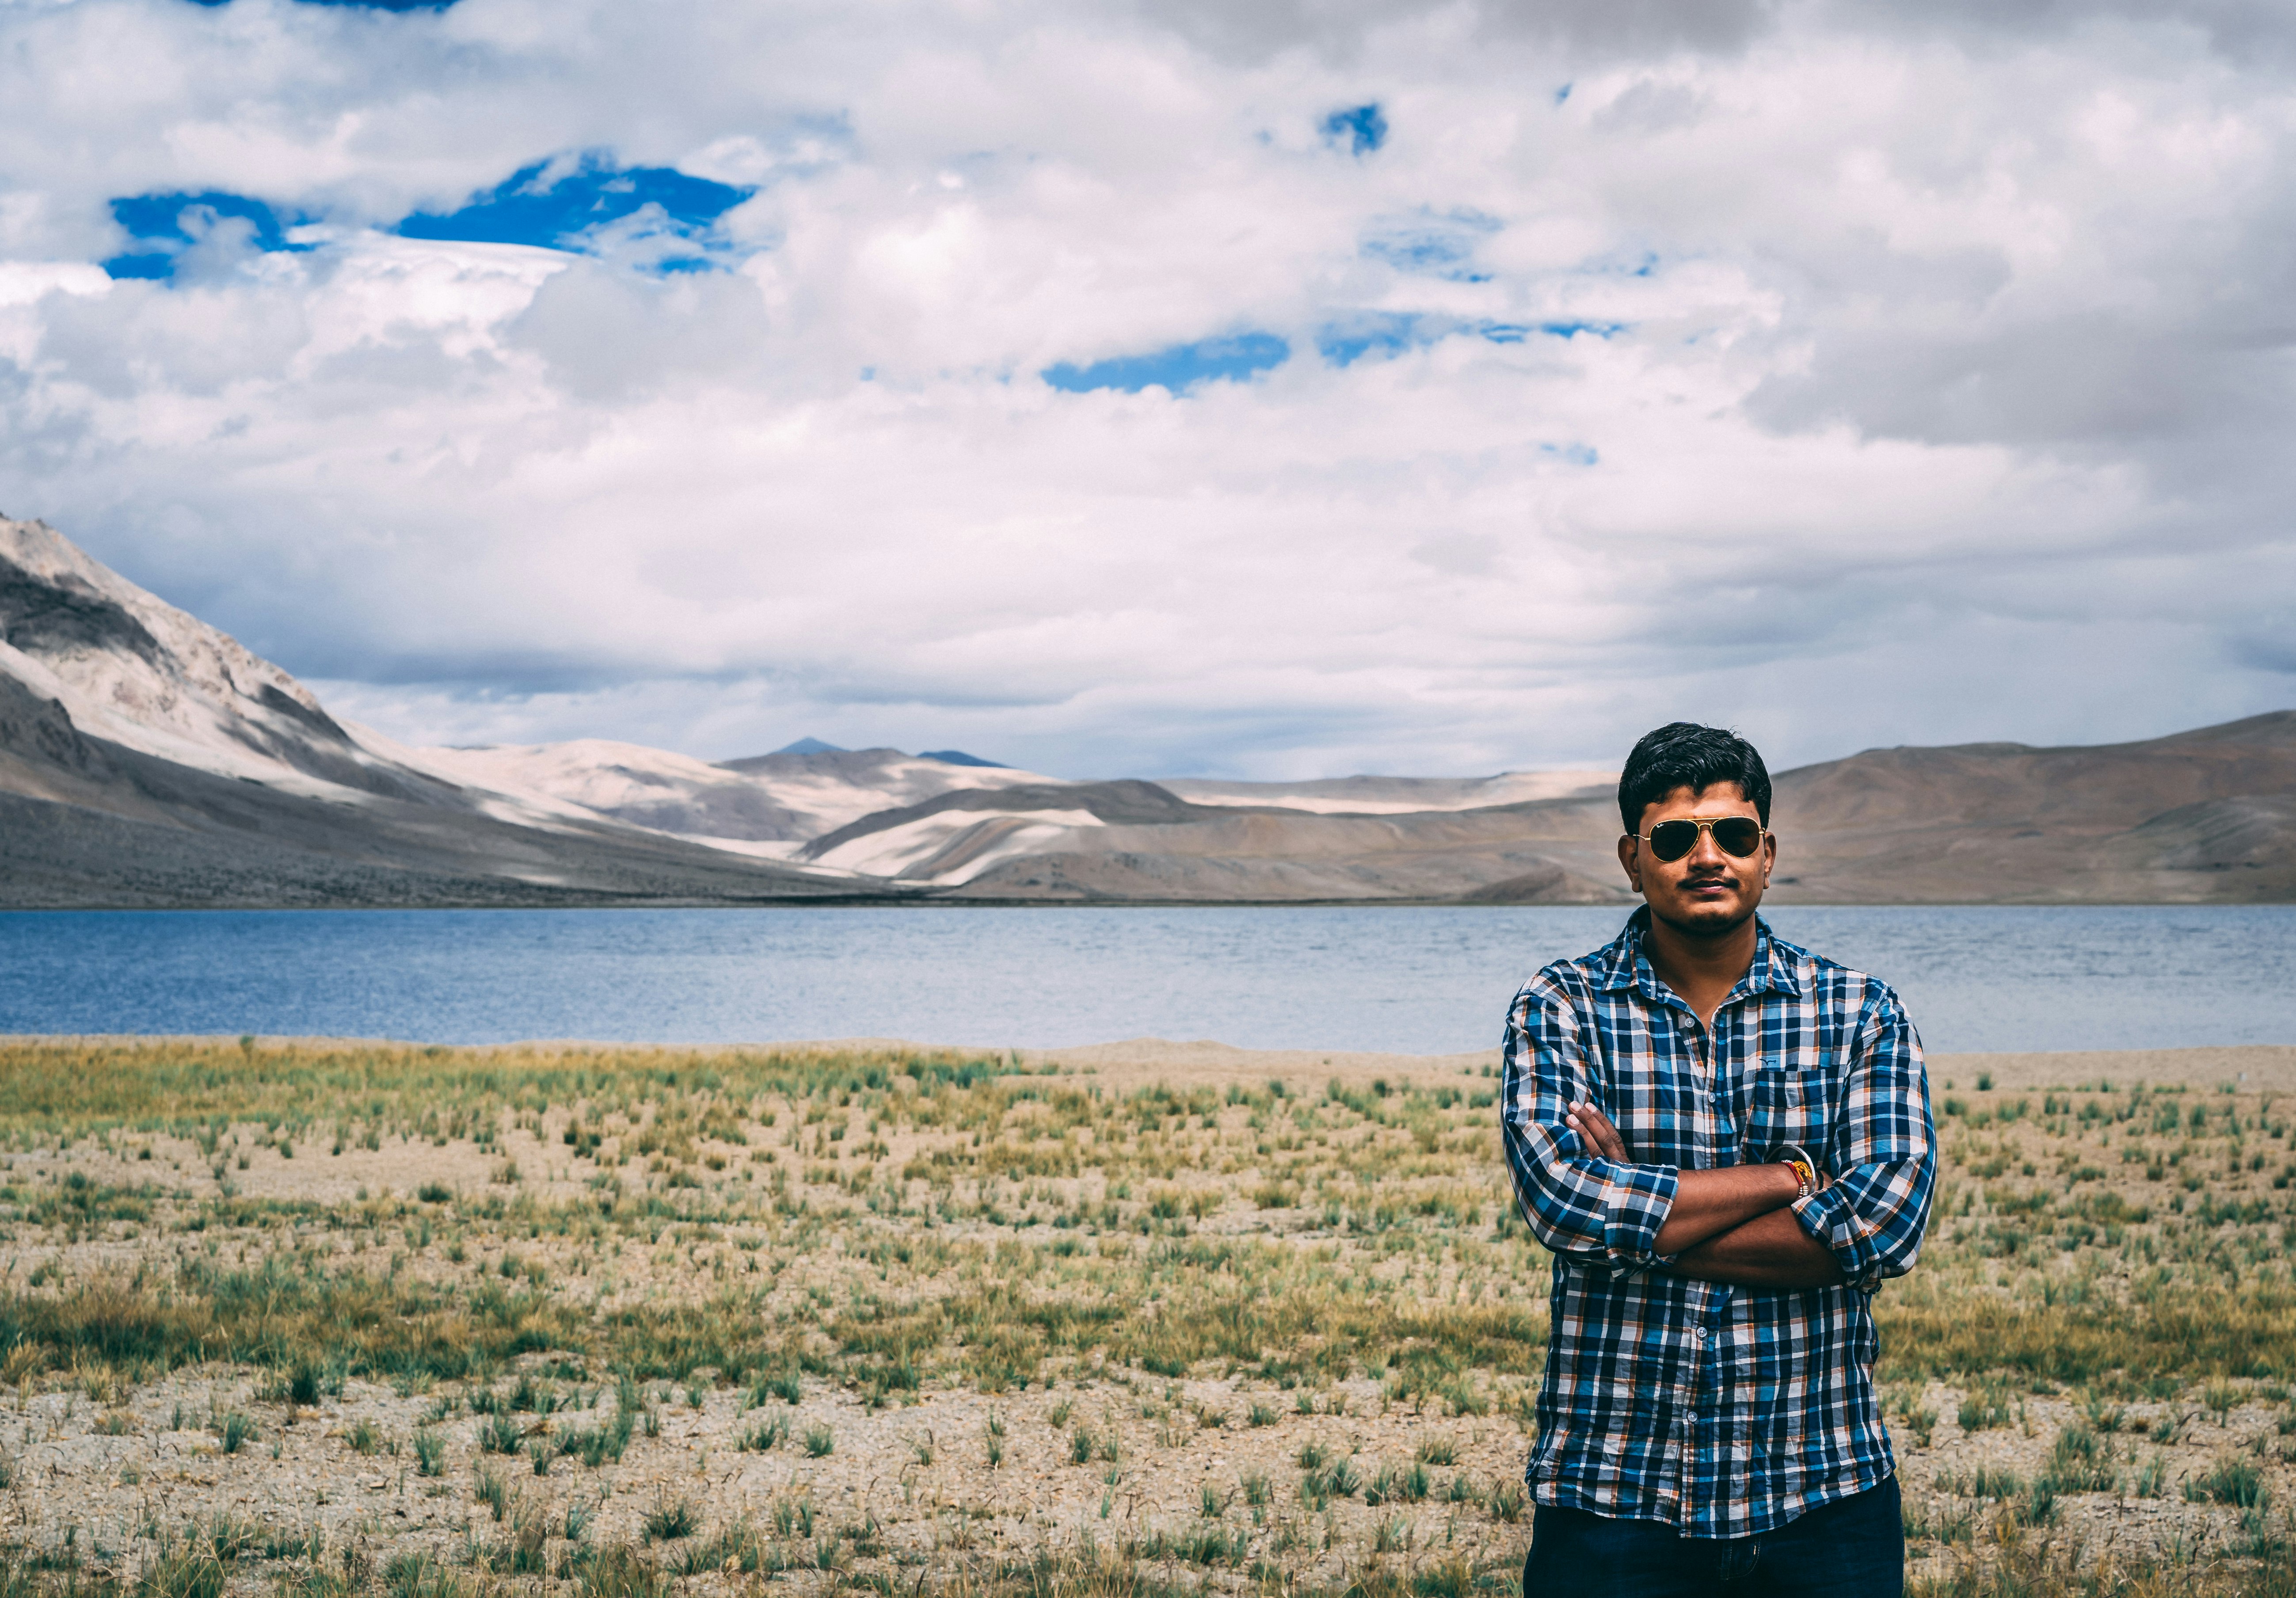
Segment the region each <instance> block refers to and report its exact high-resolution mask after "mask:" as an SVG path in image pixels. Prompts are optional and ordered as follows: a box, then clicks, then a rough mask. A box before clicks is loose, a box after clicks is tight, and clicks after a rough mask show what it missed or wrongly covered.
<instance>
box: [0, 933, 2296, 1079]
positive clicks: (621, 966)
mask: <svg viewBox="0 0 2296 1598" xmlns="http://www.w3.org/2000/svg"><path fill="white" fill-rule="evenodd" d="M1622 919H1623V913H1622V912H1620V911H1619V910H1615V909H1575V908H1554V909H1548V908H1540V907H1513V908H1497V907H1494V908H1476V909H1450V908H1412V909H1405V908H1378V909H1371V908H1348V909H1326V908H1317V909H1262V908H1249V909H1247V908H1222V907H1206V908H1200V909H1029V910H998V909H961V910H960V909H931V910H928V909H899V910H865V909H770V910H535V911H504V910H476V911H445V910H424V911H404V912H400V911H374V910H361V911H213V912H184V911H172V912H152V913H143V912H129V911H98V912H78V911H72V912H24V913H18V914H0V1032H18V1033H21V1032H45V1033H57V1032H74V1033H88V1032H115V1033H119V1032H125V1033H146V1034H154V1033H157V1034H169V1033H172V1034H183V1033H209V1034H222V1035H225V1036H234V1035H237V1034H240V1033H245V1032H253V1033H260V1034H266V1035H274V1036H276V1035H291V1036H314V1035H317V1036H330V1037H391V1038H401V1039H409V1040H414V1041H420V1042H426V1043H498V1042H507V1041H512V1040H516V1039H521V1038H591V1039H598V1040H617V1039H618V1040H632V1041H648V1042H661V1043H729V1042H747V1043H766V1042H774V1041H779V1040H792V1039H799V1038H826V1037H904V1038H912V1039H917V1040H922V1041H927V1042H933V1043H947V1044H955V1045H979V1046H988V1047H1004V1046H1020V1047H1024V1048H1033V1047H1057V1046H1061V1045H1070V1044H1085V1043H1107V1042H1112V1041H1115V1040H1117V1039H1120V1038H1128V1037H1144V1036H1156V1037H1171V1038H1199V1037H1208V1038H1216V1039H1218V1040H1219V1041H1220V1042H1223V1043H1229V1044H1235V1045H1241V1046H1243V1047H1247V1048H1328V1049H1371V1050H1392V1051H1398V1052H1402V1053H1449V1052H1452V1051H1456V1050H1464V1049H1473V1048H1482V1047H1488V1046H1489V1045H1492V1044H1494V1043H1496V1042H1497V1038H1498V1035H1499V1028H1500V1024H1501V1021H1502V1020H1503V1019H1504V1016H1505V1009H1506V1004H1507V1000H1508V998H1509V997H1510V996H1512V995H1513V992H1514V990H1515V988H1516V987H1517V986H1518V985H1519V984H1520V983H1521V980H1522V979H1524V978H1525V977H1526V976H1528V975H1529V973H1530V972H1531V971H1534V970H1536V969H1537V968H1538V966H1539V965H1541V964H1542V963H1545V962H1546V961H1548V960H1551V959H1554V958H1556V957H1557V956H1560V955H1578V954H1582V953H1584V952H1585V951H1587V949H1589V948H1592V947H1595V946H1596V945H1598V944H1601V943H1603V942H1604V941H1605V940H1607V939H1608V938H1610V937H1611V935H1612V934H1613V933H1614V932H1615V931H1616V930H1617V929H1618V927H1619V924H1620V921H1621V920H1622ZM1771 922H1772V924H1773V925H1774V926H1775V927H1776V928H1777V930H1779V931H1780V932H1781V933H1783V934H1784V935H1785V936H1786V937H1789V938H1794V939H1795V940H1796V941H1799V942H1802V943H1806V944H1808V946H1810V947H1813V948H1816V949H1817V950H1818V951H1820V952H1821V953H1824V954H1826V955H1832V956H1833V957H1834V958H1836V959H1839V960H1841V961H1843V962H1845V963H1849V964H1852V965H1856V966H1859V967H1861V968H1862V969H1864V970H1866V971H1874V972H1876V973H1878V974H1880V975H1881V976H1882V977H1885V978H1886V979H1889V980H1890V982H1892V983H1894V984H1895V985H1896V986H1897V987H1898V991H1899V992H1900V993H1902V994H1903V995H1904V996H1905V997H1906V1001H1907V1004H1908V1006H1909V1007H1910V1008H1911V1010H1912V1012H1913V1014H1914V1018H1915V1022H1916V1024H1917V1025H1918V1026H1919V1027H1920V1028H1921V1030H1922V1034H1923V1038H1924V1040H1925V1041H1926V1042H1927V1043H1928V1045H1929V1046H1930V1048H1931V1050H1932V1051H1935V1052H1942V1053H1961V1052H1970V1051H1984V1052H1990V1051H1997V1050H2029V1049H2112V1048H2153V1047H2176V1046H2183V1045H2202V1044H2244V1043H2292V1042H2296V985H2292V984H2291V983H2290V982H2289V980H2288V973H2289V972H2291V971H2296V906H2242V907H2236V908H2235V907H2223V908H2215V907H2211V908H2200V909H2193V908H2157V907H2126V906H2103V907H2095V908H2071V909H2068V908H2047V909H2037V908H2007V907H1985V908H1941V909H1940V908H1902V907H1893V908H1836V907H1829V908H1807V909H1798V908H1791V907H1788V908H1780V909H1777V910H1775V912H1774V913H1773V914H1772V916H1771Z"/></svg>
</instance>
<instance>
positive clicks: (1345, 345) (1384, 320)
mask: <svg viewBox="0 0 2296 1598" xmlns="http://www.w3.org/2000/svg"><path fill="white" fill-rule="evenodd" d="M1447 331H1448V324H1445V323H1441V322H1431V321H1430V320H1429V319H1428V318H1427V317H1424V316H1419V315H1417V314H1415V313H1413V312H1407V311H1393V312H1382V313H1381V314H1379V315H1376V316H1355V317H1350V318H1349V319H1348V320H1347V321H1345V322H1333V323H1328V324H1325V325H1324V327H1322V328H1320V329H1318V330H1317V332H1316V354H1318V355H1320V356H1323V357H1324V359H1325V360H1326V361H1328V362H1330V363H1331V364H1332V365H1334V366H1352V365H1355V364H1356V363H1357V361H1359V360H1361V359H1363V357H1364V356H1367V355H1376V356H1382V357H1384V356H1397V355H1401V354H1402V353H1403V352H1404V351H1405V350H1406V349H1409V348H1413V347H1414V346H1415V345H1421V344H1431V343H1433V342H1434V341H1435V340H1437V339H1439V338H1440V337H1442V335H1443V334H1444V332H1447Z"/></svg>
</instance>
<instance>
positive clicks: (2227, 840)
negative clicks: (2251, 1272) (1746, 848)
mask: <svg viewBox="0 0 2296 1598" xmlns="http://www.w3.org/2000/svg"><path fill="white" fill-rule="evenodd" d="M1614 780H1615V779H1614V778H1613V777H1612V776H1611V774H1608V773H1604V772H1599V771H1557V772H1511V773H1503V774H1499V775H1497V776H1488V777H1459V778H1450V777H1390V776H1379V777H1373V776H1357V777H1339V778H1331V779H1326V780H1321V781H1313V782H1302V783H1241V782H1217V781H1210V780H1206V779H1196V778H1180V779H1174V780H1172V781H1169V782H1167V783H1149V782H1141V781H1135V780H1121V781H1106V782H1077V781H1066V780H1062V779H1060V778H1056V777H1050V776H1046V775H1044V774H1039V773H1036V772H1029V771H1022V770H1018V769H1015V768H1013V767H1009V766H997V765H994V764H992V763H990V762H988V761H985V760H981V759H980V758H978V757H976V756H971V755H966V754H964V753H963V752H962V751H960V750H938V751H935V752H933V753H931V754H925V755H910V754H905V753H903V752H902V751H901V750H895V749H868V750H844V749H839V748H837V747H835V746H833V745H831V744H828V743H825V742H822V741H820V740H818V739H802V740H799V742H797V743H796V744H793V745H791V746H789V747H787V748H785V749H783V750H777V751H775V753H773V754H769V755H759V756H755V757H751V758H745V759H738V760H727V761H723V762H717V763H711V762H709V761H704V760H698V759H694V758H691V757H689V756H685V755H679V754H674V753H671V752H669V751H667V750H656V749H648V748H645V747H643V746H641V745H636V744H629V743H617V742H609V741H606V740H602V739H580V740H576V741H573V742H565V743H555V744H541V745H527V746H499V747H484V748H476V749H429V750H413V749H406V748H403V747H401V746H399V745H398V744H396V743H394V742H391V741H390V740H389V739H387V738H383V737H381V736H380V735H379V734H377V733H373V732H372V731H369V730H368V729H365V728H363V727H359V726H357V725H353V724H350V723H348V722H344V721H341V720H340V719H339V718H337V717H334V716H332V715H331V714H330V713H329V712H328V710H327V709H326V708H325V707H324V705H322V704H321V703H320V702H319V701H318V699H317V698H316V696H315V695H314V694H312V693H311V692H310V691H309V690H308V689H307V688H306V687H304V686H303V685H302V684H300V683H298V682H297V681H296V680H295V679H294V678H293V677H292V676H290V675H288V674H287V673H286V672H284V671H283V670H281V669H280V668H278V667H276V666H275V665H273V664H271V663H270V662H268V661H266V660H261V659H259V658H258V657H257V656H255V655H254V654H252V653H250V651H247V650H246V649H244V648H242V646H241V645H240V644H239V643H236V642H234V640H233V639H231V638H229V637H227V636H225V635H224V634H222V633H220V632H217V630H215V629H214V628H213V627H209V626H207V625H206V624H205V623H203V622H201V621H200V620H199V619H197V618H195V617H193V616H191V615H188V614H186V613H185V612H184V611H179V610H176V608H174V607H173V606H170V605H168V604H167V603H165V602H162V601H161V600H160V599H158V598H157V597H155V596H154V595H152V594H148V593H146V592H145V591H143V589H141V588H139V587H137V586H135V585H134V584H132V583H129V582H127V580H126V579H125V578H121V577H120V576H119V574H117V573H116V572H113V571H111V570H108V569H106V568H105V567H103V566H102V564H100V563H99V562H97V561H93V560H91V559H90V558H88V556H87V555H86V554H85V553H83V552H81V551H80V550H78V549H77V548H76V547H74V546H73V545H71V544H70V542H69V541H67V540H66V539H64V538H63V537H61V535H59V534H57V533H56V532H55V531H54V530H53V529H50V528H48V527H46V526H45V525H43V524H41V523H39V522H27V521H11V520H4V519H0V906H95V905H116V906H198V905H410V906H427V905H512V904H518V905H576V904H767V903H799V902H854V901H868V902H876V903H900V902H910V901H917V900H927V899H930V900H938V901H943V902H947V901H951V900H955V901H959V902H974V903H1005V904H1056V903H1070V904H1073V903H1093V902H1096V903H1163V904H1190V903H1193V904H1202V903H1290V904H1300V903H1326V902H1337V903H1431V902H1432V903H1452V904H1610V903H1615V904H1620V905H1623V904H1625V903H1627V902H1628V896H1627V893H1626V889H1625V884H1624V881H1623V876H1622V873H1620V869H1619V865H1618V862H1617V859H1616V856H1615V849H1616V840H1617V838H1618V834H1619V819H1618V813H1617V810H1616V807H1615V804H1614V801H1613V798H1612V784H1613V783H1614ZM1772 824H1773V826H1774V827H1775V830H1776V832H1777V833H1778V835H1779V839H1780V856H1779V867H1778V875H1777V878H1776V880H1775V884H1774V889H1773V893H1774V895H1775V897H1777V898H1778V899H1780V900H1781V901H1795V900H1799V901H1801V902H1809V903H1816V902H1847V903H1890V902H1899V903H1939V902H1955V901H1958V902H1969V903H2033V904H2048V903H2100V902H2112V901H2131V902H2147V903H2200V902H2218V903H2223V902H2232V903H2238V902H2251V901H2285V900H2290V899H2296V711H2281V712H2276V713H2274V714H2271V715H2267V716H2258V717H2249V718H2248V719H2246V720H2243V721H2237V722H2232V723H2228V724H2226V725H2222V726H2216V727H2204V728H2200V729H2197V730H2195V731H2193V732H2187V733H2177V734H2174V735H2172V736H2169V737H2165V738H2156V739H2151V740H2146V741H2143V742H2132V743H2121V744H2110V745H2103V746H2097V747H2083V748H2064V749H2035V748H2029V747H2027V746H2025V745H2022V744H2014V743H1982V744H1966V745H1961V746H1956V747H1952V748H1945V749H1905V748H1901V749H1886V750H1865V751H1863V752H1862V753H1859V754H1856V755H1851V756H1849V757H1847V758H1843V759H1840V760H1832V761H1826V762H1823V763H1821V764H1818V765H1815V766H1802V767H1800V768H1799V769H1796V770H1792V771H1788V772H1784V773H1782V774H1779V776H1778V777H1777V779H1776V798H1775V806H1774V809H1773V815H1772Z"/></svg>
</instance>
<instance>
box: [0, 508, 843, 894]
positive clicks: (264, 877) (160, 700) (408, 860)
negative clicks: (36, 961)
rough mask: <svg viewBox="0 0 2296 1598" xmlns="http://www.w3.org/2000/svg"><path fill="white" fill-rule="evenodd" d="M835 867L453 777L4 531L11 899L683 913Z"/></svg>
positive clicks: (48, 540) (3, 666)
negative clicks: (780, 858)
mask: <svg viewBox="0 0 2296 1598" xmlns="http://www.w3.org/2000/svg"><path fill="white" fill-rule="evenodd" d="M852 890H853V889H852V885H851V884H850V883H849V882H848V881H845V880H843V879H840V878H837V877H835V876H833V875H832V874H829V873H820V872H812V871H806V870H800V869H797V868H792V867H789V866H784V865H778V864H774V863H770V862H763V861H755V860H749V859H744V858H742V857H741V856H736V855H732V854H729V853H727V852H726V851H723V850H718V849H710V848H702V847H700V846H697V845H693V844H691V843H686V842H684V841H682V840H676V839H673V838H668V837H664V836H662V835H660V834H659V833H655V832H645V831H642V830H640V829H637V828H634V827H630V826H627V825H624V824H619V823H617V822H615V821H613V820H612V819H611V818H610V817H606V816H602V815H597V814H594V813H593V812H591V811H588V810H586V809H583V808H582V807H578V806H575V805H571V804H568V803H565V802H563V801H562V800H559V799H554V798H552V797H550V796H547V795H538V794H525V793H508V792H504V791H496V790H493V789H489V788H487V787H484V786H482V785H476V784H471V783H466V782H463V781H461V780H459V779H458V778H457V777H456V776H455V774H452V773H448V772H445V771H441V770H439V769H438V768H436V767H434V766H430V765H429V764H428V763H426V762H424V761H423V760H422V759H421V758H419V757H416V756H414V755H413V754H412V752H411V751H406V750H398V748H397V747H396V746H395V745H392V744H391V743H389V741H387V740H384V739H381V738H379V737H377V736H375V735H374V734H373V733H366V732H365V731H363V730H361V729H358V728H355V727H350V726H347V725H343V724H342V723H340V722H338V721H336V720H335V719H334V718H333V717H331V716H330V715H328V713H327V711H326V709H325V708H324V706H322V705H321V704H320V703H319V701H317V699H316V698H315V697H314V696H313V695H312V694H311V692H309V690H307V689H306V688H305V687H304V686H303V685H302V684H299V683H298V682H297V681H296V680H295V679H294V678H293V677H291V676H289V675H288V674H287V673H285V672H284V671H282V670H281V669H280V668H277V667H276V666H274V665H272V664H271V663H270V662H269V661H266V660H260V659H258V657H257V656H255V655H254V654H252V653H250V651H247V650H246V649H244V648H242V646H241V645H240V644H239V643H237V642H236V641H234V640H233V639H231V638H229V637H227V636H225V635H224V634H222V633H220V632H217V630H216V629H214V628H213V627H209V626H207V625H206V624H205V623H203V622H201V621H200V620H199V619H197V618H195V617H193V616H189V615H187V614H185V613H184V612H183V611H178V610H176V608H175V607H173V606H171V605H168V604H167V603H165V602H162V601H160V599H158V598H157V597H155V596H154V595H152V594H148V593H146V592H144V591H143V589H141V588H138V587H137V586H135V585H134V584H132V583H130V582H128V581H127V580H126V579H125V578H121V577H119V575H118V574H117V573H116V572H113V571H111V570H108V569H107V568H105V567H103V566H102V565H100V564H99V563H97V562H96V561H93V560H90V559H89V558H88V557H87V556H86V554H85V553H82V552H81V551H80V550H78V549H77V548H76V547H74V546H73V545H71V544H70V543H69V542H68V541H67V540H65V539H64V538H63V537H61V536H60V535H58V534H57V533H56V532H55V531H54V530H53V529H50V528H48V527H46V526H45V525H43V524H41V523H39V522H25V521H12V520H5V519H0V906H35V905H37V906H70V905H127V906H135V905H152V906H176V905H315V904H362V905H365V904H409V905H430V904H477V905H492V904H576V903H632V902H647V903H665V902H666V903H684V902H693V901H703V902H726V901H732V902H742V901H748V900H760V899H763V900H781V899H788V898H811V897H824V896H830V897H846V896H849V895H850V894H851V892H852Z"/></svg>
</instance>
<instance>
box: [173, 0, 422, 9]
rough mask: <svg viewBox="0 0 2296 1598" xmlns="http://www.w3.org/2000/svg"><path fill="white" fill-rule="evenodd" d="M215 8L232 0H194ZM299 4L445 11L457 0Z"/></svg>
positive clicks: (314, 0) (300, 0) (308, 0)
mask: <svg viewBox="0 0 2296 1598" xmlns="http://www.w3.org/2000/svg"><path fill="white" fill-rule="evenodd" d="M192 4H193V5H204V6H206V7H208V8H209V10H213V9H214V8H215V7H217V6H219V5H229V4H231V0H192ZM296 4H299V5H338V6H341V7H343V8H344V9H345V10H348V11H445V10H446V9H447V7H448V6H450V5H452V4H455V0H296Z"/></svg>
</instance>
